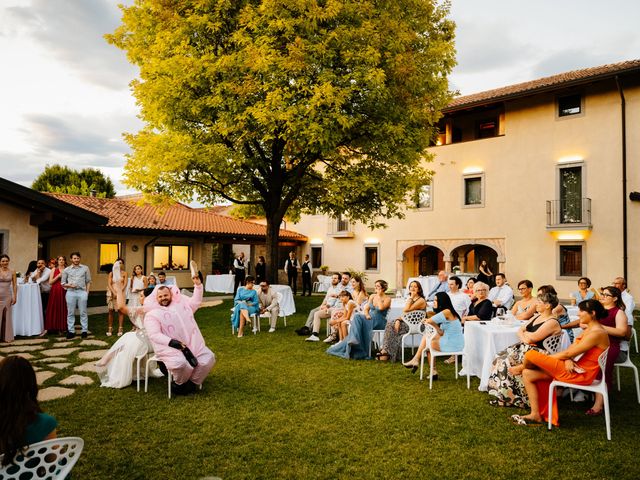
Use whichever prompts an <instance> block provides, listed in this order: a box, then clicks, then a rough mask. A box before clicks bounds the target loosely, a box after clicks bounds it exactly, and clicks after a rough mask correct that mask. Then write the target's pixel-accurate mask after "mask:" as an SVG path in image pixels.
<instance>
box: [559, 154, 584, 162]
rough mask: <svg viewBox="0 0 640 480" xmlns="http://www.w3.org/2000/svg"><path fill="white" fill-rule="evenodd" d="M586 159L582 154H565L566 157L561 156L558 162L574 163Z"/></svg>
mask: <svg viewBox="0 0 640 480" xmlns="http://www.w3.org/2000/svg"><path fill="white" fill-rule="evenodd" d="M583 160H584V157H583V156H582V155H565V156H564V157H560V158H559V159H558V163H574V162H581V161H583Z"/></svg>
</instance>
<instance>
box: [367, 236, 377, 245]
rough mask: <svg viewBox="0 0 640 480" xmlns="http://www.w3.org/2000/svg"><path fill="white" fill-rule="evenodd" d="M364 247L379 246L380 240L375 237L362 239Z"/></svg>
mask: <svg viewBox="0 0 640 480" xmlns="http://www.w3.org/2000/svg"><path fill="white" fill-rule="evenodd" d="M364 244H365V245H380V240H378V239H377V238H375V237H367V238H365V239H364Z"/></svg>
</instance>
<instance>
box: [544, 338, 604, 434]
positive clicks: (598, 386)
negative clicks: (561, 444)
mask: <svg viewBox="0 0 640 480" xmlns="http://www.w3.org/2000/svg"><path fill="white" fill-rule="evenodd" d="M608 353H609V349H608V348H607V349H606V350H605V351H604V352H602V353H601V354H600V356H599V357H598V365H600V371H601V372H602V378H601V379H600V380H594V381H593V383H592V384H591V385H578V384H576V383H569V382H561V381H560V380H554V381H553V382H551V384H550V385H549V398H548V401H549V424H548V428H549V430H551V417H552V416H553V396H554V395H555V389H556V387H567V388H575V389H576V390H586V391H588V392H594V393H599V394H601V395H602V397H603V398H604V421H605V426H606V428H607V440H611V419H610V415H609V395H608V393H607V383H606V382H605V378H604V369H605V366H606V364H607V354H608Z"/></svg>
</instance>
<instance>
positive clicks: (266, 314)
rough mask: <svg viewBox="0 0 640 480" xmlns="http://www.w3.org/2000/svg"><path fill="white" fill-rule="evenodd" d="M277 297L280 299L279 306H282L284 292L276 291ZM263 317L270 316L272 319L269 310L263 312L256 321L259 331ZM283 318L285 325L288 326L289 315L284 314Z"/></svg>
mask: <svg viewBox="0 0 640 480" xmlns="http://www.w3.org/2000/svg"><path fill="white" fill-rule="evenodd" d="M276 298H277V299H278V307H279V308H282V307H281V305H282V293H281V292H276ZM261 318H268V319H271V314H270V313H269V312H264V313H261V314H260V316H259V317H258V319H257V320H256V323H257V324H258V331H260V319H261ZM282 318H283V319H284V326H285V327H286V326H287V316H286V315H282Z"/></svg>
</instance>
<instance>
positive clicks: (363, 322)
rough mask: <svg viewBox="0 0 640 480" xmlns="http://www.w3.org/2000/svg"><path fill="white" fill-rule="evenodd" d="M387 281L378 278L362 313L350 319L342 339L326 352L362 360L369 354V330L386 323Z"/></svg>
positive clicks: (388, 302) (381, 328) (388, 301)
mask: <svg viewBox="0 0 640 480" xmlns="http://www.w3.org/2000/svg"><path fill="white" fill-rule="evenodd" d="M388 286H389V285H388V284H387V282H385V281H384V280H378V281H377V282H376V283H375V293H374V294H372V295H371V296H370V297H369V301H368V302H367V304H366V305H365V306H364V310H363V313H357V314H355V315H354V316H353V318H352V320H351V327H350V330H349V334H348V335H347V336H346V338H345V339H344V340H342V341H341V342H339V343H336V344H335V345H333V346H331V347H329V349H328V350H327V353H328V354H329V355H335V356H336V357H341V358H346V359H347V360H348V359H349V358H353V359H354V360H362V359H365V358H368V356H369V345H370V344H371V331H372V330H383V329H384V327H385V325H386V323H387V313H388V312H389V307H390V306H391V298H390V297H389V296H387V294H386V293H385V292H386V291H387V288H388Z"/></svg>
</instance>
